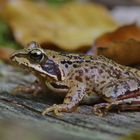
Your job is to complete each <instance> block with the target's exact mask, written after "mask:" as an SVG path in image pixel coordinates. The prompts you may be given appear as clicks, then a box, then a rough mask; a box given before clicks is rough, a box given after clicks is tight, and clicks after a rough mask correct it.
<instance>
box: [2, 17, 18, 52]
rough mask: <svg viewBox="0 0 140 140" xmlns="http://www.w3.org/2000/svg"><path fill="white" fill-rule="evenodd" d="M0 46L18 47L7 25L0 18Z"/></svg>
mask: <svg viewBox="0 0 140 140" xmlns="http://www.w3.org/2000/svg"><path fill="white" fill-rule="evenodd" d="M0 46H2V47H11V48H15V49H18V48H20V45H19V44H18V43H16V41H15V40H14V37H13V34H12V31H11V29H10V28H9V26H8V25H7V24H6V23H5V22H4V21H2V20H1V19H0Z"/></svg>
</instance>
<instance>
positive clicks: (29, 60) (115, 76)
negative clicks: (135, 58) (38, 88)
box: [11, 42, 140, 116]
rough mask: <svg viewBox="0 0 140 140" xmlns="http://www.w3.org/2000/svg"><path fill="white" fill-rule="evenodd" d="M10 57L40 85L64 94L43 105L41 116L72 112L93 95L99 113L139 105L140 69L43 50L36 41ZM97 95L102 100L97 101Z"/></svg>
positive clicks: (84, 56) (135, 107) (94, 109)
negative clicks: (57, 101)
mask: <svg viewBox="0 0 140 140" xmlns="http://www.w3.org/2000/svg"><path fill="white" fill-rule="evenodd" d="M11 60H12V61H13V62H14V63H15V64H17V65H20V66H21V67H23V68H25V69H28V70H29V71H31V72H32V73H33V74H35V76H36V77H37V78H38V79H39V80H40V82H41V83H42V85H43V87H44V85H46V87H49V88H50V89H51V90H53V91H55V92H56V94H57V93H59V94H61V93H64V94H65V97H64V101H63V103H62V104H60V105H53V106H51V107H49V108H46V109H45V110H44V111H43V113H42V114H43V115H45V114H47V113H49V112H54V113H55V114H56V115H59V114H60V113H61V112H72V111H73V110H74V109H76V107H77V106H78V105H79V103H81V102H86V103H89V102H90V103H91V100H90V99H91V98H92V99H93V98H94V97H95V100H94V101H93V100H92V101H93V102H92V103H93V104H95V105H94V107H93V111H94V113H95V114H97V115H100V116H102V115H104V114H106V113H107V112H108V111H109V110H110V109H111V108H113V106H117V107H118V109H119V108H122V110H125V109H139V107H140V71H139V70H137V69H134V68H130V67H126V66H122V65H119V64H117V63H115V62H114V61H112V60H109V59H107V58H105V57H103V56H97V57H93V56H86V55H81V54H71V53H62V52H55V51H51V50H43V49H41V48H40V46H39V44H38V43H37V42H31V43H30V44H29V45H28V47H27V48H26V49H23V50H19V51H17V52H15V53H14V54H13V55H12V56H11ZM129 95H131V96H129ZM97 97H99V98H98V99H101V100H102V101H103V102H101V103H99V104H97V103H96V99H97Z"/></svg>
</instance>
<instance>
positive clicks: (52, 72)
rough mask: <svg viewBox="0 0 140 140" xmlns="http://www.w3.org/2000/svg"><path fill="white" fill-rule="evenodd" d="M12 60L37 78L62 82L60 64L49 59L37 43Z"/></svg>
mask: <svg viewBox="0 0 140 140" xmlns="http://www.w3.org/2000/svg"><path fill="white" fill-rule="evenodd" d="M10 59H11V60H12V62H14V63H15V64H16V65H18V66H21V67H23V68H25V69H27V70H30V71H31V72H33V73H35V74H36V76H43V77H48V78H49V79H51V80H55V81H58V80H62V77H63V76H62V72H61V70H60V69H59V66H58V64H56V63H55V62H54V61H53V60H50V59H49V58H48V56H47V55H46V53H45V51H44V50H43V49H42V48H41V47H40V45H39V44H38V43H37V42H34V41H32V42H31V43H29V44H28V47H27V48H25V49H22V50H18V51H16V52H15V53H13V54H12V55H11V57H10Z"/></svg>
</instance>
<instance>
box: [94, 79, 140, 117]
mask: <svg viewBox="0 0 140 140" xmlns="http://www.w3.org/2000/svg"><path fill="white" fill-rule="evenodd" d="M128 91H130V92H129V93H128ZM133 91H137V92H133ZM100 96H103V98H104V100H106V101H107V103H100V104H96V105H95V106H94V108H93V110H94V113H95V114H97V115H100V116H102V115H104V114H106V113H107V112H108V110H110V109H112V108H113V107H115V108H117V109H119V110H128V109H131V110H136V109H139V107H140V90H139V82H138V81H136V80H135V79H132V78H129V79H120V80H117V81H116V82H115V83H108V84H107V85H106V86H105V87H104V89H103V93H102V94H100Z"/></svg>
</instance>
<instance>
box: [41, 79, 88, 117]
mask: <svg viewBox="0 0 140 140" xmlns="http://www.w3.org/2000/svg"><path fill="white" fill-rule="evenodd" d="M85 88H86V87H85V84H84V83H81V82H78V81H71V82H70V89H69V90H68V93H67V95H66V96H65V98H64V101H63V104H60V105H56V104H54V105H53V106H51V107H49V108H46V109H45V110H44V111H43V113H42V114H43V115H45V114H48V113H49V112H54V113H55V115H60V114H61V112H72V111H73V110H74V109H75V108H76V107H77V105H78V104H79V102H80V101H81V100H82V99H83V97H84V95H85Z"/></svg>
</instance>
